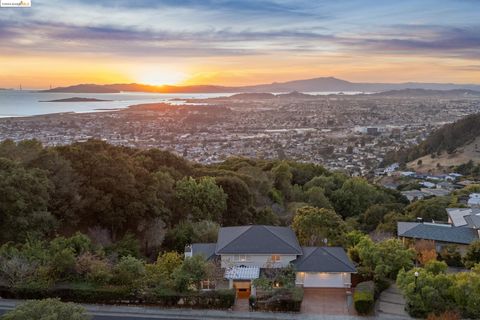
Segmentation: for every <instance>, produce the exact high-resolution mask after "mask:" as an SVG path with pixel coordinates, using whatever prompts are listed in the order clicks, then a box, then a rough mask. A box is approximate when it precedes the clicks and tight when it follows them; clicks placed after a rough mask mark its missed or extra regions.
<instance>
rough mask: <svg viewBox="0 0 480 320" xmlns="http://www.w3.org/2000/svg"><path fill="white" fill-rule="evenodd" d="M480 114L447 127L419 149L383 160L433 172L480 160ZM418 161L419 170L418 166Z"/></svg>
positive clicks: (413, 148) (428, 139)
mask: <svg viewBox="0 0 480 320" xmlns="http://www.w3.org/2000/svg"><path fill="white" fill-rule="evenodd" d="M479 151H480V113H477V114H473V115H469V116H467V117H465V118H462V119H460V120H458V121H456V122H454V123H450V124H446V125H444V126H443V127H441V128H440V129H438V130H436V131H434V132H433V133H432V134H430V135H429V136H428V137H427V139H426V140H425V141H423V142H421V143H420V144H419V145H417V146H415V147H412V148H409V149H405V150H400V151H398V152H397V153H396V154H394V155H392V154H389V155H387V156H386V159H388V160H387V162H395V161H398V162H402V163H408V166H409V167H410V168H412V169H418V170H420V171H428V170H434V169H435V168H436V167H437V163H439V164H440V166H452V165H460V164H462V163H465V162H468V161H469V160H473V161H474V162H475V161H478V160H479V157H480V152H479ZM419 160H421V161H420V163H421V164H422V165H421V167H419V166H418V165H417V162H418V161H419Z"/></svg>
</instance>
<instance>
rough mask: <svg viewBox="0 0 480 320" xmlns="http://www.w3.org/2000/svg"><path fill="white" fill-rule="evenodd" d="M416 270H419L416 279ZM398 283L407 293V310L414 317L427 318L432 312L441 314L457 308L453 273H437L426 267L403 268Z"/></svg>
mask: <svg viewBox="0 0 480 320" xmlns="http://www.w3.org/2000/svg"><path fill="white" fill-rule="evenodd" d="M415 272H418V277H417V279H416V280H415V278H416V277H415ZM397 285H398V287H399V288H400V289H401V290H402V292H403V294H404V295H405V298H406V300H407V311H408V312H409V314H410V315H411V316H413V317H418V318H425V317H426V316H427V315H428V314H430V313H436V314H440V313H443V312H445V311H448V310H454V309H455V308H456V305H455V302H454V298H453V296H452V287H453V286H454V279H453V277H452V276H451V275H446V274H444V273H439V274H436V275H435V274H433V273H431V272H428V271H426V270H424V269H413V270H410V271H408V272H405V271H404V270H401V271H400V273H399V274H398V278H397Z"/></svg>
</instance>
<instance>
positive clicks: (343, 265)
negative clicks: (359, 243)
mask: <svg viewBox="0 0 480 320" xmlns="http://www.w3.org/2000/svg"><path fill="white" fill-rule="evenodd" d="M302 249H303V250H302V251H303V255H302V256H300V257H298V258H297V260H295V261H294V262H293V264H294V266H295V270H296V271H300V272H356V269H355V266H354V265H353V263H352V261H351V260H350V259H349V258H348V256H347V254H346V253H345V250H344V249H343V248H341V247H302Z"/></svg>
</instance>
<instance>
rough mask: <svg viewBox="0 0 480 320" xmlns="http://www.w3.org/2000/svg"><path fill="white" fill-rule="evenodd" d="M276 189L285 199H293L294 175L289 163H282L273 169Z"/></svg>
mask: <svg viewBox="0 0 480 320" xmlns="http://www.w3.org/2000/svg"><path fill="white" fill-rule="evenodd" d="M272 173H273V179H274V183H273V185H274V187H275V188H276V189H277V190H279V191H280V192H281V193H282V194H283V196H284V197H285V199H287V200H290V199H291V191H292V178H293V174H292V171H291V168H290V166H289V165H288V163H287V162H285V161H282V162H280V163H279V164H278V165H277V166H275V167H274V168H273V169H272Z"/></svg>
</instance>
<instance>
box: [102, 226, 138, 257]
mask: <svg viewBox="0 0 480 320" xmlns="http://www.w3.org/2000/svg"><path fill="white" fill-rule="evenodd" d="M106 251H107V253H109V254H114V255H116V256H117V257H119V258H121V257H127V256H132V257H135V258H139V257H140V242H139V241H138V239H137V238H136V237H135V235H134V234H132V233H129V232H127V233H126V234H125V235H124V236H123V238H122V239H120V240H119V241H117V242H115V243H114V244H112V245H111V246H109V247H107V248H106Z"/></svg>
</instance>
